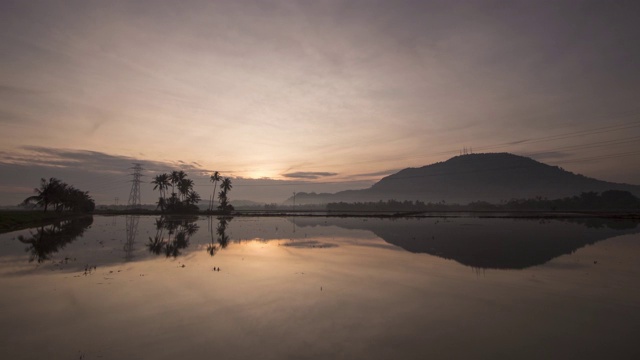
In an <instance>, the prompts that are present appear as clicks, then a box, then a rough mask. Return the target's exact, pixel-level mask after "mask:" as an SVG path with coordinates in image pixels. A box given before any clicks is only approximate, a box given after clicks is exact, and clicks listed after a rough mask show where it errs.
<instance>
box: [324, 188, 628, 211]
mask: <svg viewBox="0 0 640 360" xmlns="http://www.w3.org/2000/svg"><path fill="white" fill-rule="evenodd" d="M327 210H328V211H491V210H539V211H566V210H595V211H600V210H603V211H618V210H620V211H640V198H637V197H635V196H634V195H633V194H632V193H630V192H628V191H622V190H608V191H604V192H602V193H597V192H583V193H581V194H580V195H577V196H572V197H565V198H562V199H554V200H549V199H546V198H542V197H536V198H532V199H512V200H509V201H507V202H504V203H501V204H492V203H489V202H485V201H476V202H471V203H469V204H467V205H460V204H446V203H445V202H444V201H442V202H439V203H431V202H429V203H425V202H422V201H410V200H406V201H397V200H387V201H378V202H356V203H345V202H338V203H329V204H327Z"/></svg>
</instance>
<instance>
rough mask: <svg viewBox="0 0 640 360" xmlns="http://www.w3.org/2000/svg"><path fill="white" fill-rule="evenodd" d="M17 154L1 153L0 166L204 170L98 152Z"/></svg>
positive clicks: (30, 149)
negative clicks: (137, 164)
mask: <svg viewBox="0 0 640 360" xmlns="http://www.w3.org/2000/svg"><path fill="white" fill-rule="evenodd" d="M21 149H22V150H23V151H21V152H1V153H0V154H1V155H2V159H0V163H4V164H14V165H27V166H42V167H54V168H69V169H81V170H83V171H90V172H97V173H128V172H129V168H131V167H132V166H133V164H132V163H134V162H135V163H140V164H142V167H143V168H144V169H146V170H148V171H151V172H163V171H169V170H171V169H176V168H178V169H182V170H191V171H206V169H202V168H200V167H197V166H195V165H192V164H188V163H185V162H183V161H178V162H169V161H167V162H165V161H152V160H141V159H137V158H134V157H130V156H122V155H111V154H107V153H103V152H99V151H90V150H77V149H59V148H50V147H43V146H23V147H22V148H21Z"/></svg>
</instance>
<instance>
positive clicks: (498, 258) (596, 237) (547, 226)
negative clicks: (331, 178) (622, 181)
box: [295, 218, 638, 269]
mask: <svg viewBox="0 0 640 360" xmlns="http://www.w3.org/2000/svg"><path fill="white" fill-rule="evenodd" d="M295 223H296V225H297V226H299V227H303V226H314V227H315V226H326V225H334V226H339V227H342V228H345V229H362V230H369V231H371V232H373V233H374V234H375V235H377V236H378V237H380V238H382V239H383V240H384V241H386V242H388V243H390V244H393V245H396V246H399V247H401V248H403V249H405V250H407V251H410V252H413V253H427V254H430V255H435V256H438V257H442V258H445V259H451V260H455V261H457V262H459V263H461V264H463V265H467V266H471V267H474V268H479V269H524V268H528V267H531V266H536V265H541V264H544V263H546V262H548V261H550V260H552V259H554V258H556V257H559V256H562V255H566V254H571V253H573V252H574V251H576V250H577V249H579V248H581V247H583V246H586V245H590V244H594V243H596V242H598V241H601V240H605V239H608V238H611V237H614V236H618V235H624V234H632V233H636V232H638V221H634V220H623V221H620V220H608V219H565V220H556V219H537V220H532V219H488V218H439V219H436V218H429V219H424V218H423V219H416V218H413V219H411V218H403V219H394V220H390V219H375V218H369V219H348V218H328V219H310V218H298V219H296V220H295Z"/></svg>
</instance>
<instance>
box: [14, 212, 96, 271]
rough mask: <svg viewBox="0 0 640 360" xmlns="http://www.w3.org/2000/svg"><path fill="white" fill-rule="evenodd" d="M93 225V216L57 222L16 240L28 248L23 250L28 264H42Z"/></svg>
mask: <svg viewBox="0 0 640 360" xmlns="http://www.w3.org/2000/svg"><path fill="white" fill-rule="evenodd" d="M92 223H93V216H91V215H89V216H84V217H80V218H75V219H70V220H64V221H58V222H55V223H53V224H50V225H46V226H41V227H40V228H36V230H35V233H34V232H31V233H30V236H28V237H25V236H23V235H20V236H18V240H19V241H20V242H22V243H24V244H28V245H29V246H28V247H27V248H26V249H25V251H27V252H28V253H29V262H32V261H37V262H38V263H42V262H43V261H46V260H49V259H50V256H51V254H54V253H56V252H58V251H59V250H61V249H63V248H64V247H65V246H66V245H67V244H69V243H71V242H73V241H74V240H76V239H77V238H78V237H81V236H82V235H83V234H84V232H85V230H87V229H88V228H89V227H90V226H91V224H92Z"/></svg>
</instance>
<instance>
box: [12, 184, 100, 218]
mask: <svg viewBox="0 0 640 360" xmlns="http://www.w3.org/2000/svg"><path fill="white" fill-rule="evenodd" d="M34 191H35V192H36V194H37V195H34V196H29V197H28V198H26V199H24V201H23V204H25V205H28V204H31V203H35V204H36V205H38V206H42V207H43V208H44V211H45V212H46V211H47V209H48V207H49V205H51V206H53V208H54V209H55V210H56V211H63V210H70V211H82V212H90V211H93V210H94V209H95V202H94V201H93V199H92V198H91V196H89V192H87V191H80V190H78V189H76V188H75V187H73V186H70V185H68V184H66V183H64V182H62V181H61V180H59V179H56V178H49V180H45V179H44V178H43V179H40V187H39V188H36V189H34Z"/></svg>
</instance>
